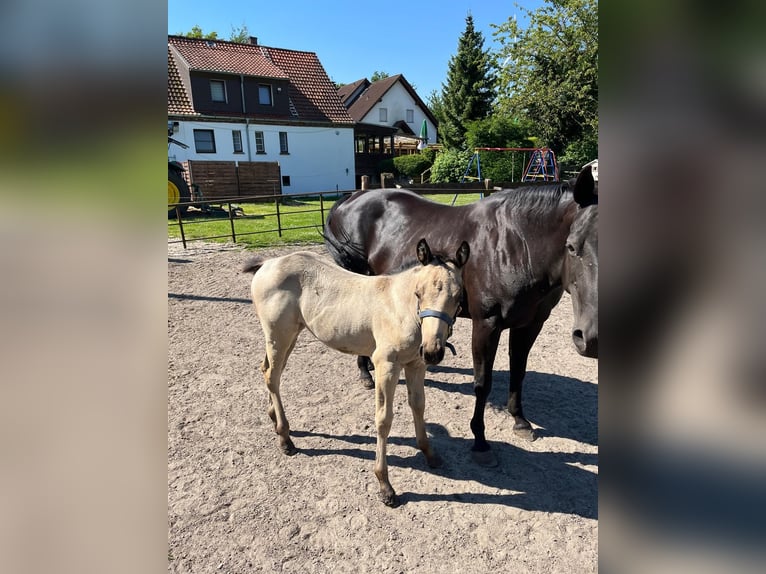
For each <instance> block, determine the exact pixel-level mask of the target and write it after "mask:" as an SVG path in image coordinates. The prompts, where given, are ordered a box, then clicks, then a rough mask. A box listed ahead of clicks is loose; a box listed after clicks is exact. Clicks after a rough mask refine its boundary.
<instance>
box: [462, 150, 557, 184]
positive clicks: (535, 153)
mask: <svg viewBox="0 0 766 574" xmlns="http://www.w3.org/2000/svg"><path fill="white" fill-rule="evenodd" d="M480 151H503V152H508V151H509V152H511V158H512V160H513V158H514V157H515V155H516V152H520V153H523V154H524V163H525V164H526V167H525V168H524V171H523V172H522V174H521V181H558V180H559V166H558V163H557V162H556V154H554V153H553V150H552V149H550V148H547V147H542V148H534V147H477V148H474V150H473V156H471V160H470V161H469V162H468V167H466V168H465V172H464V173H463V177H462V178H461V179H460V183H464V182H465V181H466V180H467V179H475V180H476V181H482V178H481V159H480V156H479V152H480ZM530 152H531V153H530ZM527 153H530V156H529V161H527ZM474 163H476V177H475V178H474V177H472V176H470V175H468V174H469V173H470V171H471V167H472V166H473V164H474ZM514 166H515V163H514V162H513V161H512V162H511V181H513V180H514V176H515V174H514V172H513V170H514Z"/></svg>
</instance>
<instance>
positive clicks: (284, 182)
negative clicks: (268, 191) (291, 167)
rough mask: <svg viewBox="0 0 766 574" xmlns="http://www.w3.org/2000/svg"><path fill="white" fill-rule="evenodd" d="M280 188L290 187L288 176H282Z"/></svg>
mask: <svg viewBox="0 0 766 574" xmlns="http://www.w3.org/2000/svg"><path fill="white" fill-rule="evenodd" d="M282 187H290V176H289V175H283V176H282Z"/></svg>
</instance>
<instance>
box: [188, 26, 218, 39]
mask: <svg viewBox="0 0 766 574" xmlns="http://www.w3.org/2000/svg"><path fill="white" fill-rule="evenodd" d="M180 35H181V36H186V37H187V38H197V39H199V40H217V39H218V32H208V33H207V34H205V33H204V32H203V31H202V28H201V27H200V26H199V25H197V24H195V25H194V26H192V29H191V30H189V31H188V32H186V33H185V34H180Z"/></svg>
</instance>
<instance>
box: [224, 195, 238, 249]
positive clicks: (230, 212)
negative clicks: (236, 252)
mask: <svg viewBox="0 0 766 574" xmlns="http://www.w3.org/2000/svg"><path fill="white" fill-rule="evenodd" d="M226 205H228V206H229V223H231V240H232V241H233V242H234V243H236V242H237V236H236V235H235V234H234V212H233V211H232V210H231V201H229V202H227V203H226Z"/></svg>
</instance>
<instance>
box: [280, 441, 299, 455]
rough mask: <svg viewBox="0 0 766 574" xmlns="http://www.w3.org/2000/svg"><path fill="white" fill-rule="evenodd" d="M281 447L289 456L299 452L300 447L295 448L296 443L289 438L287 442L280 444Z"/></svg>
mask: <svg viewBox="0 0 766 574" xmlns="http://www.w3.org/2000/svg"><path fill="white" fill-rule="evenodd" d="M279 448H280V449H281V450H282V452H283V453H285V454H286V455H287V456H293V455H294V454H297V453H298V449H297V448H295V445H294V444H293V441H291V440H288V441H287V442H286V443H282V444H280V445H279Z"/></svg>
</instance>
